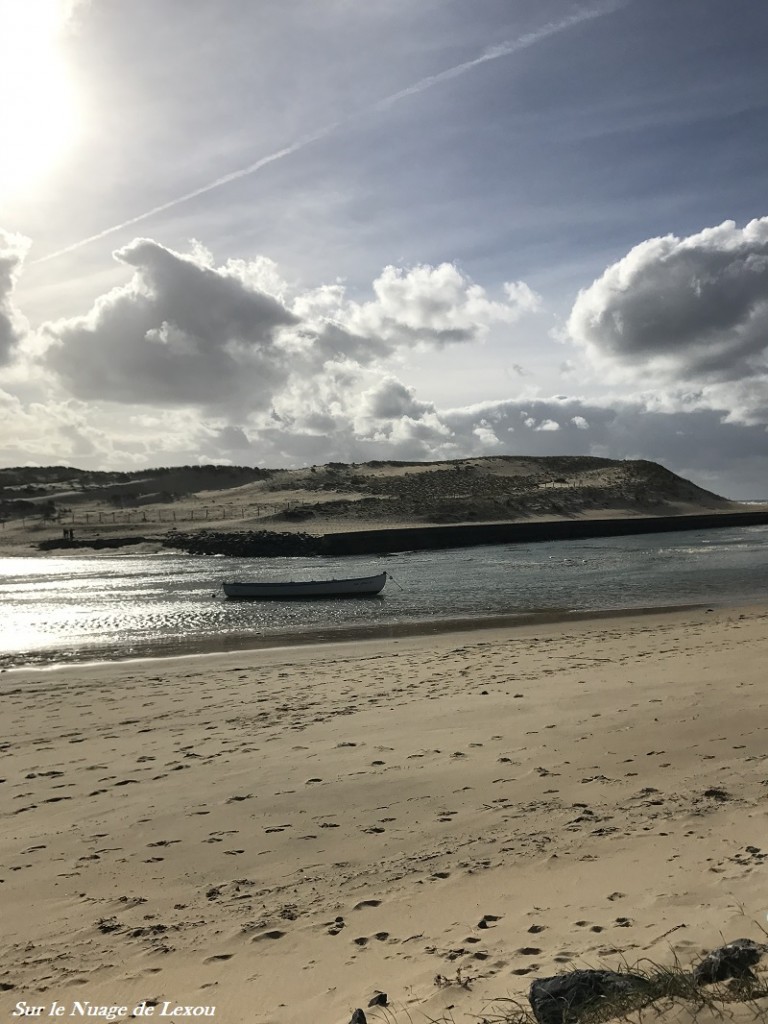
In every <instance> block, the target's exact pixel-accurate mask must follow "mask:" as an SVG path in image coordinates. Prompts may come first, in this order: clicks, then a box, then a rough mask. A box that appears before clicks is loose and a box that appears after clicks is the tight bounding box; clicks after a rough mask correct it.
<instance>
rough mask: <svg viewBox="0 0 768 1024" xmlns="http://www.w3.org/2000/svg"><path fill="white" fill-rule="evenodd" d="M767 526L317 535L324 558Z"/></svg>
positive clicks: (575, 522)
mask: <svg viewBox="0 0 768 1024" xmlns="http://www.w3.org/2000/svg"><path fill="white" fill-rule="evenodd" d="M764 524H768V510H763V511H758V512H719V513H702V514H698V515H686V516H647V517H636V518H626V519H625V518H615V519H566V520H547V521H538V522H535V523H472V524H467V525H460V526H413V527H407V528H402V529H384V530H360V531H358V532H352V533H329V534H325V535H324V536H323V537H322V553H323V554H327V555H367V554H382V553H385V552H390V551H424V550H433V549H438V548H459V547H475V546H477V545H480V544H515V543H517V544H530V543H534V542H537V541H549V540H579V539H583V538H586V537H619V536H626V535H628V534H636V533H666V532H670V531H680V530H709V529H718V528H722V527H727V526H761V525H764Z"/></svg>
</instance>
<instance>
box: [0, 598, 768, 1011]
mask: <svg viewBox="0 0 768 1024" xmlns="http://www.w3.org/2000/svg"><path fill="white" fill-rule="evenodd" d="M766 655H768V609H766V608H745V609H727V610H724V609H718V610H715V611H712V612H709V611H707V610H706V609H705V608H695V609H685V610H676V611H674V612H661V611H653V612H650V613H647V614H644V615H629V616H621V617H618V616H617V617H610V616H608V617H600V618H589V619H584V620H582V621H573V620H571V621H565V622H556V623H552V622H549V623H544V622H536V623H531V624H527V625H522V626H517V627H515V628H508V627H499V626H496V627H495V628H489V629H486V630H483V631H472V632H452V633H444V634H440V635H428V636H416V637H408V636H391V637H378V638H370V639H367V640H363V641H359V642H354V643H339V644H326V645H322V646H302V647H291V648H275V649H268V650H266V649H265V650H250V651H238V652H232V653H218V654H210V655H205V656H196V657H183V658H173V659H155V660H147V661H142V662H123V663H112V664H99V665H90V666H67V667H63V668H60V669H47V670H43V669H29V670H13V671H7V672H4V673H3V674H2V675H0V692H1V693H2V696H3V712H4V716H3V719H4V721H3V724H4V729H3V740H2V742H0V779H2V782H0V813H1V814H2V815H3V819H4V821H3V833H2V838H1V839H0V879H2V882H0V895H1V896H2V907H3V930H4V937H3V945H2V955H1V956H0V1012H3V1013H4V1018H3V1019H6V1018H7V1019H11V1018H10V1016H9V1014H10V1012H11V1011H12V1010H13V1007H14V1006H15V1005H16V1003H17V1002H19V1001H25V1002H26V1003H28V1004H30V1005H39V1006H45V1007H46V1014H47V1013H48V1008H49V1006H50V1004H51V1003H52V1002H53V1001H54V1000H56V1001H58V1002H59V1003H61V1004H62V1005H65V1006H66V1007H67V1019H69V1016H68V1014H69V1011H70V1009H71V1007H72V1005H73V1003H74V1001H79V1002H81V1003H84V1002H86V1001H87V1002H90V1003H91V1004H94V1005H98V1004H111V1005H117V1006H126V1007H128V1012H130V1011H131V1010H132V1009H133V1007H135V1006H136V1005H137V1004H139V1003H140V1002H141V1001H142V1000H159V1001H160V1002H159V1005H158V1008H157V1010H156V1013H157V1014H159V1013H160V1011H161V1008H162V1005H163V1003H164V1002H166V1001H167V1002H168V1004H169V1007H168V1009H169V1011H172V1010H173V1008H174V1007H175V1006H176V1005H182V1006H198V1007H203V1006H207V1007H215V1011H214V1019H216V1020H219V1021H220V1022H225V1021H226V1022H227V1024H240V1022H246V1021H248V1022H258V1024H262V1022H276V1024H277V1022H281V1024H282V1022H299V1021H308V1020H312V1021H315V1020H316V1021H328V1022H331V1024H334V1022H338V1024H342V1022H345V1024H346V1021H348V1020H349V1017H350V1015H351V1013H352V1010H353V1009H354V1008H355V1007H364V1008H366V1012H367V1013H368V1014H369V1020H376V1019H384V1016H383V1015H384V1014H385V1011H384V1010H368V1009H367V1007H368V1001H369V1000H370V999H371V998H372V996H373V995H374V994H375V991H376V990H381V991H384V992H386V993H387V995H388V999H389V1002H390V1006H391V1011H392V1015H393V1017H394V1019H396V1020H403V1021H407V1020H408V1019H409V1015H410V1018H411V1019H412V1020H414V1021H417V1020H425V1019H428V1018H432V1019H442V1018H446V1019H448V1018H453V1019H455V1020H457V1021H458V1020H460V1019H462V1018H464V1015H466V1014H469V1015H470V1016H471V1015H476V1016H479V1015H481V1014H482V1013H483V1012H485V1011H486V1010H487V1007H488V1004H489V1003H490V1002H491V1001H492V1000H493V999H494V998H497V997H505V996H510V997H513V998H521V999H524V996H525V992H526V991H527V988H528V985H529V983H530V981H531V980H532V979H533V978H534V977H537V976H543V975H549V974H552V973H556V972H557V971H558V970H564V969H567V968H568V967H569V966H580V967H585V966H590V967H595V966H602V965H607V966H611V967H615V966H617V965H619V964H621V963H629V964H632V963H634V962H636V961H639V960H641V959H642V958H645V957H650V958H652V959H653V960H656V961H659V962H662V963H670V964H671V963H672V962H673V960H674V958H675V957H677V958H678V959H679V960H680V962H681V963H683V964H687V963H690V962H692V961H693V960H695V958H696V957H697V956H698V955H699V954H700V953H701V952H702V951H704V950H706V949H709V948H711V947H713V946H716V945H719V944H720V943H721V942H722V941H723V940H724V939H725V940H727V939H732V938H736V937H739V936H747V937H752V938H757V939H761V938H764V936H763V933H762V932H761V930H760V929H761V926H764V925H765V923H766V911H768V904H766V898H765V892H766V887H765V872H766V870H767V868H766V859H768V853H767V852H766V851H764V850H763V849H761V844H763V845H768V843H767V842H766V822H767V821H768V816H767V814H766V810H767V807H766V784H768V754H766V750H768V735H767V734H768V716H767V715H766V708H767V707H768V695H767V694H766V690H765V672H764V666H765V664H766V660H767V659H766ZM761 977H763V978H765V975H764V974H762V975H761ZM387 1012H388V1011H387ZM377 1015H379V1016H377ZM172 1016H173V1015H172V1014H170V1015H169V1016H168V1018H167V1019H171V1018H172ZM178 1016H179V1015H178V1014H177V1015H176V1017H173V1019H177V1018H178ZM390 1019H392V1017H390Z"/></svg>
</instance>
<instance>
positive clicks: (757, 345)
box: [568, 217, 768, 421]
mask: <svg viewBox="0 0 768 1024" xmlns="http://www.w3.org/2000/svg"><path fill="white" fill-rule="evenodd" d="M568 331H569V334H570V337H571V338H572V339H573V340H574V341H575V342H576V343H577V344H579V345H581V346H583V347H584V349H585V350H586V351H587V353H588V355H589V356H590V357H591V359H592V360H593V361H594V362H596V363H598V364H601V365H603V366H606V365H607V366H613V367H615V368H618V369H624V370H630V371H631V372H634V373H636V372H637V370H638V369H642V370H644V371H647V372H648V373H649V374H650V375H651V376H652V378H653V379H654V380H655V381H657V382H659V383H661V384H664V383H666V384H673V385H675V386H679V387H688V388H698V389H699V392H700V395H699V397H700V401H701V403H702V404H704V405H709V406H710V407H719V408H722V409H727V408H732V406H729V404H728V403H732V402H734V401H737V402H738V409H737V413H736V414H737V415H738V417H739V418H740V419H743V420H745V421H747V420H749V419H750V418H755V417H757V418H758V419H761V418H763V417H764V415H765V413H766V412H768V408H767V406H768V402H767V401H766V398H765V394H766V387H767V386H768V217H763V218H760V219H757V220H753V221H750V223H748V224H747V225H746V226H745V227H744V228H737V227H736V225H735V224H734V222H733V221H726V222H724V223H723V224H720V225H719V226H718V227H713V228H706V229H705V230H703V231H701V232H699V233H698V234H695V235H690V236H688V237H687V238H677V237H676V236H674V235H666V236H664V237H662V238H652V239H649V240H647V241H645V242H642V243H641V244H640V245H637V246H635V247H634V248H633V249H632V250H631V251H630V252H629V253H628V254H627V255H626V256H625V257H624V258H623V259H621V260H619V261H618V262H617V263H614V264H613V265H611V266H609V267H608V268H607V269H606V270H605V272H604V273H603V274H602V276H601V277H600V278H598V280H596V281H594V282H593V284H592V285H590V287H589V288H587V289H585V290H583V291H581V292H580V293H579V295H578V298H577V299H576V302H575V304H574V306H573V309H572V311H571V315H570V318H569V321H568ZM751 385H754V388H753V387H751Z"/></svg>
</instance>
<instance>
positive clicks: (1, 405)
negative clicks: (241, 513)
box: [0, 0, 768, 499]
mask: <svg viewBox="0 0 768 1024" xmlns="http://www.w3.org/2000/svg"><path fill="white" fill-rule="evenodd" d="M767 50H768V5H765V4H763V3H760V2H756V0H472V2H471V3H467V2H466V0H418V2H414V0H379V2H377V3H373V2H366V0H131V2H130V3H126V2H125V0H0V465H2V466H21V465H51V464H67V465H74V466H79V467H82V468H90V469H141V468H145V467H154V466H168V465H178V464H195V463H224V464H226V463H232V464H237V465H260V466H272V467H277V466H285V467H288V466H305V465H312V464H319V463H323V462H328V461H343V462H350V461H365V460H370V459H397V460H418V461H426V460H436V459H450V458H463V457H468V456H481V455H564V454H565V455H568V454H570V455H583V454H591V455H598V456H605V457H608V458H616V459H638V458H642V459H651V460H653V461H657V462H660V463H662V464H663V465H665V466H667V467H668V468H669V469H671V470H673V471H674V472H677V473H680V474H682V475H683V476H686V477H688V478H689V479H691V480H694V481H695V482H696V483H698V484H699V485H701V486H703V487H706V488H708V489H710V490H714V491H716V492H717V493H719V494H723V495H726V496H728V497H733V498H744V499H749V498H754V499H757V498H763V497H768V190H767V189H766V185H767V184H768V172H767V171H766V168H768V61H766V60H765V53H766V51H767Z"/></svg>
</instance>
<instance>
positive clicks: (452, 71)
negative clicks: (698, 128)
mask: <svg viewBox="0 0 768 1024" xmlns="http://www.w3.org/2000/svg"><path fill="white" fill-rule="evenodd" d="M627 2H629V0H606V2H605V3H603V4H601V5H599V6H597V7H591V8H583V9H581V10H579V11H577V12H576V13H575V14H571V15H569V16H568V17H567V18H563V19H562V20H561V21H554V22H550V23H549V24H547V25H544V26H543V28H540V29H537V30H536V31H535V32H528V33H526V34H525V35H522V36H520V37H519V38H518V39H512V40H509V41H507V42H504V43H500V44H499V45H497V46H493V47H491V48H490V49H488V50H485V51H484V52H483V53H481V54H480V55H479V56H478V57H473V58H472V59H471V60H467V61H464V62H463V63H462V64H456V65H455V66H454V67H451V68H447V69H446V70H445V71H438V72H437V73H436V74H434V75H428V76H427V77H426V78H422V79H420V80H419V81H418V82H414V84H413V85H409V86H407V87H406V88H405V89H400V90H399V91H398V92H393V93H392V94H391V95H390V96H385V97H384V98H383V99H381V100H377V101H376V102H375V103H372V104H370V105H369V106H368V107H366V108H365V109H364V110H361V111H358V112H357V113H355V114H351V115H349V116H348V117H345V118H342V119H341V120H340V121H332V122H331V123H329V124H327V125H324V126H323V127H322V128H318V129H317V130H316V131H314V132H311V133H309V134H307V135H302V136H301V137H300V138H298V139H296V141H295V142H292V143H291V144H290V145H288V146H284V147H283V148H282V149H277V150H275V152H274V153H270V154H268V155H267V156H263V157H261V158H260V159H259V160H256V161H254V163H251V164H248V165H247V166H245V167H240V168H239V169H238V170H236V171H230V173H229V174H223V175H222V176H221V177H219V178H215V179H214V180H213V181H209V182H208V183H207V184H206V185H201V186H200V187H199V188H196V189H193V190H192V191H191V192H185V193H184V194H183V195H180V196H176V197H175V199H169V200H168V202H167V203H161V204H160V205H159V206H153V207H152V209H151V210H145V211H144V213H139V214H137V215H136V216H135V217H130V218H129V219H128V220H124V221H122V222H121V223H120V224H113V225H112V227H109V228H104V230H103V231H98V232H97V233H96V234H95V235H89V236H88V237H87V238H81V239H80V241H79V242H73V243H72V244H71V245H68V246H66V247H65V248H63V249H57V250H56V252H51V253H48V255H47V256H40V257H39V258H38V259H36V260H30V261H29V262H30V263H33V264H34V263H47V262H48V260H55V259H57V258H58V257H59V256H64V255H66V254H67V253H70V252H75V251H76V250H77V249H82V248H83V246H85V245H90V243H91V242H98V241H99V240H100V239H102V238H106V237H107V236H108V235H113V234H115V232H117V231H122V230H123V229H124V228H128V227H131V226H132V225H134V224H140V223H141V222H142V221H144V220H149V218H150V217H154V216H155V215H156V214H158V213H165V211H166V210H172V209H173V208H174V207H175V206H181V204H182V203H187V202H189V200H190V199H197V197H198V196H203V195H205V194H206V193H207V192H213V191H214V190H215V189H217V188H221V187H222V186H224V185H228V184H229V183H230V182H232V181H239V179H240V178H247V177H248V176H249V175H251V174H255V173H256V172H257V171H260V170H261V169H262V167H267V166H268V165H269V164H273V163H276V162H277V161H278V160H283V159H285V157H288V156H293V154H294V153H298V152H299V151H300V150H302V149H305V148H306V147H307V146H311V145H312V143H314V142H319V141H320V140H321V139H325V138H327V137H328V136H329V135H332V134H333V133H334V132H336V131H338V130H339V129H340V128H343V127H346V126H347V125H349V124H352V123H354V122H355V121H357V120H359V119H361V118H363V117H366V116H367V115H368V114H371V113H375V112H376V111H379V110H385V109H387V108H388V107H393V106H394V105H395V104H396V103H401V102H402V101H403V100H405V99H408V98H409V97H411V96H416V95H418V94H419V93H422V92H426V91H427V89H434V88H435V86H437V85H440V84H442V83H443V82H448V81H450V80H451V79H453V78H459V77H460V76H461V75H465V74H467V72H469V71H472V70H473V69H474V68H476V67H479V66H480V65H481V64H488V63H489V62H490V61H494V60H500V59H501V58H502V57H509V56H511V55H512V54H514V53H518V52H519V51H520V50H526V49H528V47H530V46H534V45H535V44H536V43H538V42H541V40H542V39H546V38H548V37H549V36H553V35H556V34H557V33H558V32H564V31H566V30H567V29H569V28H573V26H574V25H579V24H581V23H582V22H585V21H591V20H592V19H594V18H601V17H603V16H604V15H606V14H611V13H613V12H614V11H616V10H618V9H619V8H621V7H624V6H626V4H627Z"/></svg>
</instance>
